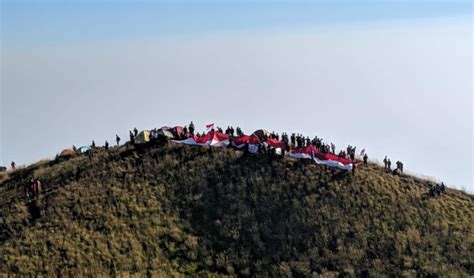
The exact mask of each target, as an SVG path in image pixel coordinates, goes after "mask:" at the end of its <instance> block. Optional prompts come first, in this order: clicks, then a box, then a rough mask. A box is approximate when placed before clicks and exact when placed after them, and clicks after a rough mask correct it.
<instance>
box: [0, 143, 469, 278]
mask: <svg viewBox="0 0 474 278" xmlns="http://www.w3.org/2000/svg"><path fill="white" fill-rule="evenodd" d="M31 178H39V179H40V180H41V181H42V183H43V184H44V187H45V188H44V191H43V193H42V195H41V196H40V197H39V198H38V199H37V200H35V201H33V202H31V203H26V202H25V200H24V197H23V196H22V189H23V186H24V185H25V184H28V182H29V180H30V179H31ZM430 183H431V182H430V181H426V180H422V179H419V178H415V177H412V176H407V175H402V176H395V175H392V174H390V173H386V172H385V171H384V169H382V168H381V167H379V166H377V165H375V164H369V166H368V167H359V168H358V169H357V173H356V175H355V176H352V175H349V174H348V173H347V172H345V171H342V170H339V169H333V168H328V167H326V166H322V165H317V164H313V163H311V162H310V161H306V160H295V159H291V158H286V157H285V158H280V157H274V156H272V155H269V154H257V155H249V154H245V153H243V152H241V151H237V150H233V149H228V148H208V147H204V148H201V147H189V146H181V145H174V144H167V145H156V146H151V147H145V148H135V147H126V146H123V147H119V148H113V149H111V150H109V151H107V152H105V151H98V152H96V153H95V154H94V155H93V156H92V157H88V156H84V155H73V156H71V157H67V158H60V159H58V160H54V161H43V162H39V163H36V164H33V165H31V166H29V167H26V168H24V169H19V170H17V171H15V172H12V173H10V174H9V175H8V176H5V177H3V180H1V181H0V206H1V209H0V219H1V221H0V273H4V274H11V273H18V274H20V275H27V274H33V275H91V274H104V275H119V276H120V275H130V274H136V275H151V276H195V275H197V276H225V275H229V276H289V277H290V276H293V277H307V276H326V277H334V276H379V275H397V276H400V275H405V276H409V277H410V276H416V275H420V274H421V275H422V276H430V275H434V276H439V275H441V276H443V275H459V276H467V275H469V274H471V275H472V274H473V273H474V262H473V261H474V260H473V258H474V251H473V250H474V235H473V232H472V231H473V230H474V227H473V224H472V223H474V197H473V196H472V195H469V194H466V193H464V192H461V191H459V190H455V189H448V190H447V192H446V194H443V195H441V196H439V197H434V198H433V197H429V196H428V195H427V194H426V192H428V188H429V185H430Z"/></svg>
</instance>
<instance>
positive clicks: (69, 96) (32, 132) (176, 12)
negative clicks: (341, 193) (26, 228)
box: [0, 1, 474, 191]
mask: <svg viewBox="0 0 474 278" xmlns="http://www.w3.org/2000/svg"><path fill="white" fill-rule="evenodd" d="M472 27H473V23H472V6H471V4H470V2H458V3H455V4H452V3H448V2H446V3H440V2H436V3H435V2H428V1H422V2H416V3H414V2H412V1H407V2H391V3H388V2H383V1H373V2H365V3H355V2H339V4H328V2H306V3H303V2H301V3H298V4H295V3H292V2H291V3H290V2H278V3H276V2H263V3H260V4H256V3H252V2H239V3H238V4H236V3H235V2H231V1H220V2H206V4H196V2H191V1H189V2H186V1H181V2H178V3H176V2H175V3H174V4H171V2H161V3H154V2H153V3H152V2H151V1H139V2H138V1H103V2H101V3H99V4H97V3H94V2H92V1H80V2H78V1H68V2H66V1H55V2H49V3H45V2H44V1H43V2H39V1H3V2H2V47H1V50H2V53H1V54H2V55H1V98H0V109H1V110H0V111H1V113H0V117H1V136H0V164H1V165H9V164H10V162H11V160H15V161H16V162H17V163H18V164H24V163H31V162H34V161H36V160H39V159H43V158H51V157H54V155H55V154H56V153H58V152H60V151H61V150H62V149H64V148H66V147H70V146H72V145H73V144H75V145H76V146H81V145H87V144H90V141H91V140H92V139H95V141H96V142H97V143H99V144H103V142H104V141H105V140H109V142H113V141H114V137H115V134H116V133H118V134H119V135H121V137H122V138H123V139H127V134H128V130H129V129H132V128H133V127H135V126H136V127H138V128H140V129H144V128H153V127H160V126H163V125H178V124H180V125H182V124H187V123H189V121H190V120H194V122H195V123H196V125H197V126H198V128H199V129H204V125H205V124H207V123H210V122H215V123H216V124H217V125H220V126H223V127H226V126H227V125H229V124H230V125H234V126H236V125H240V126H241V127H242V128H243V130H244V131H246V132H248V133H251V132H252V131H253V130H255V129H257V128H266V129H269V130H275V131H278V132H281V131H287V132H301V133H304V134H305V135H310V136H311V137H313V136H314V135H318V136H320V137H323V138H324V139H325V141H328V142H334V143H335V144H336V146H338V147H339V148H341V147H345V146H347V144H353V145H356V146H358V148H359V150H360V149H362V148H365V149H366V150H367V151H368V154H369V156H370V157H371V158H373V159H378V160H382V159H383V156H384V155H385V154H388V155H389V156H390V157H391V158H392V161H393V162H395V161H396V160H402V161H403V162H404V163H405V168H406V169H407V170H409V171H410V172H412V173H415V174H417V175H426V176H430V177H433V178H436V179H439V180H443V181H445V182H447V183H449V184H451V185H456V186H457V187H466V188H468V189H469V190H471V191H473V190H474V185H473V174H472V173H473V172H474V171H473V170H474V168H473V163H472V157H473V154H474V152H473V148H472V139H473V133H472V130H473V122H472V119H473V114H472V106H473V97H472V89H473V87H472V62H473V56H472Z"/></svg>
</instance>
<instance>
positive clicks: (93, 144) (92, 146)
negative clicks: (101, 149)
mask: <svg viewBox="0 0 474 278" xmlns="http://www.w3.org/2000/svg"><path fill="white" fill-rule="evenodd" d="M91 148H93V149H95V141H94V140H92V145H91Z"/></svg>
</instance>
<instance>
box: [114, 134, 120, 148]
mask: <svg viewBox="0 0 474 278" xmlns="http://www.w3.org/2000/svg"><path fill="white" fill-rule="evenodd" d="M115 141H117V146H120V137H119V136H118V134H115Z"/></svg>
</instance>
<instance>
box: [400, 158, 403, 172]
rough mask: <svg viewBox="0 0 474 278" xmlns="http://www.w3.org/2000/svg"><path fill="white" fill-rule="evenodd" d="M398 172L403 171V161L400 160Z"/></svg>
mask: <svg viewBox="0 0 474 278" xmlns="http://www.w3.org/2000/svg"><path fill="white" fill-rule="evenodd" d="M400 172H402V173H403V163H402V162H401V161H400Z"/></svg>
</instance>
